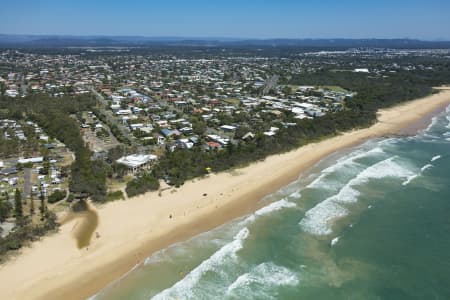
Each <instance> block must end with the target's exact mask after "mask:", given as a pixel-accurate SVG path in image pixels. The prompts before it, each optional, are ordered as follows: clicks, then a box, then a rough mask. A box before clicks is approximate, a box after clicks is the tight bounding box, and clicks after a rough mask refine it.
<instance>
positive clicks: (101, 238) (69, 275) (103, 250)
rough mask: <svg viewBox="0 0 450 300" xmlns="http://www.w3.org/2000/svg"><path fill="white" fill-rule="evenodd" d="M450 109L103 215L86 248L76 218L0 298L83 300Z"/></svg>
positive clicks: (5, 274)
mask: <svg viewBox="0 0 450 300" xmlns="http://www.w3.org/2000/svg"><path fill="white" fill-rule="evenodd" d="M448 104H450V90H449V89H442V90H441V92H440V93H439V94H435V95H432V96H429V97H426V98H423V99H418V100H415V101H411V102H408V103H406V104H403V105H401V106H397V107H394V108H391V109H386V110H381V111H380V112H379V122H378V123H377V124H375V125H373V126H372V127H370V128H367V129H362V130H354V131H351V132H347V133H345V134H342V135H340V136H337V137H333V138H330V139H327V140H325V141H322V142H320V143H315V144H310V145H307V146H304V147H302V148H299V149H297V150H294V151H291V152H289V153H285V154H281V155H274V156H271V157H268V158H267V159H266V160H265V161H263V162H257V163H254V164H252V165H250V166H248V167H245V168H242V169H237V170H234V171H233V172H225V173H220V174H214V175H211V176H209V177H207V178H203V179H198V180H195V181H193V182H187V183H186V184H185V185H184V186H183V187H181V188H180V189H177V190H175V189H169V190H165V191H163V192H162V195H161V196H160V195H158V193H157V192H155V193H148V194H145V195H143V196H139V197H136V198H133V199H129V200H128V201H117V202H113V203H109V204H107V205H104V206H102V207H98V208H97V214H98V221H99V224H98V227H97V228H96V232H98V234H99V235H96V234H94V235H93V237H92V240H91V244H90V245H89V246H88V247H87V248H82V249H79V248H78V247H77V241H76V240H75V239H74V237H73V230H74V227H75V228H76V222H77V219H76V218H75V219H74V220H71V221H69V222H67V223H64V225H62V226H61V229H60V232H59V233H57V234H54V235H51V236H48V237H46V238H44V239H43V240H42V241H39V242H36V243H34V244H33V245H32V247H31V248H26V249H23V251H22V253H21V254H20V255H19V256H18V257H16V258H14V259H12V260H10V261H8V262H7V263H5V264H4V265H2V266H0V299H85V298H87V297H89V296H90V295H92V294H94V293H96V292H98V291H99V290H100V289H101V288H103V287H104V286H105V285H107V284H108V283H109V282H111V281H113V280H114V279H116V278H118V277H120V276H122V275H123V274H125V273H126V272H127V271H128V270H129V269H131V268H132V267H133V266H134V265H136V264H138V263H139V262H141V261H142V260H143V259H144V258H145V257H147V256H148V255H149V254H151V253H152V252H153V251H156V250H158V249H161V248H163V247H166V246H168V245H170V244H172V243H174V242H177V241H180V240H184V239H187V238H189V237H191V236H193V235H195V234H197V233H200V232H203V231H207V230H210V229H212V228H214V227H216V226H218V225H220V224H223V223H224V222H226V221H228V220H231V219H233V218H235V217H238V216H242V215H245V214H247V213H249V212H251V211H253V210H255V209H256V208H258V201H259V200H260V199H261V198H262V197H264V196H265V195H267V194H270V193H272V192H274V191H276V190H278V189H279V188H281V187H282V186H284V185H287V184H288V183H290V182H292V181H294V180H295V179H297V178H298V176H299V174H300V173H301V172H303V171H305V170H306V169H308V168H309V167H311V166H312V165H313V164H315V163H317V162H318V161H319V160H321V159H323V158H324V157H326V156H327V155H329V154H331V153H333V152H335V151H337V150H339V149H343V148H346V147H350V146H354V145H356V144H360V143H362V142H363V141H365V140H367V139H369V138H372V137H380V136H386V135H391V134H402V133H403V134H404V133H410V132H413V131H417V130H418V129H419V128H421V127H422V128H423V127H424V126H426V124H427V123H429V121H430V119H431V116H432V115H433V114H435V113H436V112H437V111H439V110H442V109H443V108H444V107H445V106H446V105H448Z"/></svg>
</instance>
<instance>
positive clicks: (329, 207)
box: [300, 157, 414, 235]
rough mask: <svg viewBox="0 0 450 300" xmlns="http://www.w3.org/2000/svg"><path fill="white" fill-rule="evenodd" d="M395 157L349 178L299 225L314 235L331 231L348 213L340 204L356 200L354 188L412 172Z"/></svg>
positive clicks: (307, 213) (406, 175)
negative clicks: (336, 222)
mask: <svg viewBox="0 0 450 300" xmlns="http://www.w3.org/2000/svg"><path fill="white" fill-rule="evenodd" d="M394 159H395V157H390V158H388V159H385V160H383V161H381V162H378V163H376V164H374V165H372V166H370V167H367V168H366V169H365V170H363V171H361V172H360V173H359V174H358V175H357V176H356V177H354V178H353V179H352V180H350V181H349V182H348V183H347V184H346V185H345V186H344V187H343V188H342V189H341V190H340V191H339V192H338V193H337V194H336V195H334V196H331V197H329V198H327V199H325V200H324V201H322V202H320V203H319V204H317V205H316V206H315V207H313V208H311V209H310V210H308V211H307V212H306V213H305V216H304V218H303V219H302V220H301V221H300V226H301V227H302V228H303V230H305V231H306V232H309V233H311V234H315V235H328V234H331V233H332V229H331V225H332V224H331V223H332V222H333V221H334V220H336V219H339V218H342V217H344V216H346V215H347V214H348V210H347V209H346V208H345V207H343V205H342V204H345V203H353V202H356V201H358V196H359V195H360V192H359V191H357V190H356V189H354V186H358V185H361V184H364V183H366V182H368V181H369V180H370V179H381V178H384V177H396V178H406V179H407V178H409V177H410V176H413V175H414V174H413V173H412V172H411V171H409V170H408V169H406V168H404V167H402V166H400V165H399V164H398V163H396V162H394Z"/></svg>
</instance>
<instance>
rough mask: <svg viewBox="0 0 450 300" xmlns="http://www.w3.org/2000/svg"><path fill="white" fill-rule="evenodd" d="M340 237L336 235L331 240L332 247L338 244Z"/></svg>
mask: <svg viewBox="0 0 450 300" xmlns="http://www.w3.org/2000/svg"><path fill="white" fill-rule="evenodd" d="M339 239H340V237H335V238H334V239H332V240H331V247H333V246H334V245H336V244H337V243H338V242H339Z"/></svg>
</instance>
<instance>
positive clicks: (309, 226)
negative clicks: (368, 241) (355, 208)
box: [300, 198, 348, 235]
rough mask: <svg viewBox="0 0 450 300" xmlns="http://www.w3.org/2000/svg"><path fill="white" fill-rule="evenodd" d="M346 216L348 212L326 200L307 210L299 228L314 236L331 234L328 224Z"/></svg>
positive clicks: (330, 200)
mask: <svg viewBox="0 0 450 300" xmlns="http://www.w3.org/2000/svg"><path fill="white" fill-rule="evenodd" d="M347 214H348V210H347V209H346V208H345V207H342V206H341V205H339V204H338V203H336V202H334V201H333V200H332V199H331V198H328V199H326V200H325V201H322V202H320V203H319V204H317V205H316V206H314V207H313V208H311V209H310V210H308V211H307V212H306V213H305V217H304V218H303V219H302V220H301V221H300V226H301V227H302V229H303V230H305V231H306V232H309V233H311V234H314V235H328V234H331V233H332V232H333V231H332V229H331V226H330V224H329V223H330V222H331V221H332V220H334V219H338V218H341V217H344V216H346V215H347Z"/></svg>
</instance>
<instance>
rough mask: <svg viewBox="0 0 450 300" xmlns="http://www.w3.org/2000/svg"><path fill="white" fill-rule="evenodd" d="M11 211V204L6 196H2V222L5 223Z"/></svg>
mask: <svg viewBox="0 0 450 300" xmlns="http://www.w3.org/2000/svg"><path fill="white" fill-rule="evenodd" d="M10 213H11V204H10V203H9V202H8V200H7V198H6V197H2V198H0V222H1V223H3V222H4V221H5V220H6V219H7V218H8V217H9V214H10Z"/></svg>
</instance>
